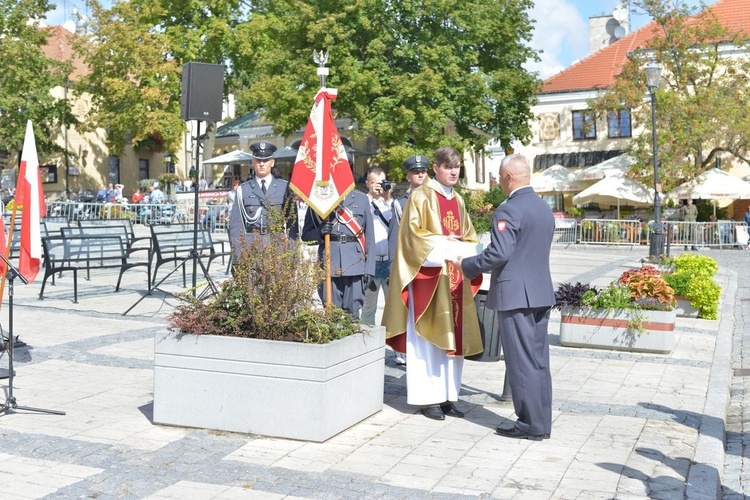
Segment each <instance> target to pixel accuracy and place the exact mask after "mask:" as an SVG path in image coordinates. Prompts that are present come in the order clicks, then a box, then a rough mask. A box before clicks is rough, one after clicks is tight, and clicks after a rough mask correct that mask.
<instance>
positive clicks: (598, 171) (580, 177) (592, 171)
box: [576, 154, 635, 181]
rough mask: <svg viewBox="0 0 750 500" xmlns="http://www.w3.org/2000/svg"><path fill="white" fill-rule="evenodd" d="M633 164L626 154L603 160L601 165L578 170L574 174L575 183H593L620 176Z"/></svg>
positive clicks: (633, 161)
mask: <svg viewBox="0 0 750 500" xmlns="http://www.w3.org/2000/svg"><path fill="white" fill-rule="evenodd" d="M633 163H635V160H634V159H633V158H632V157H631V156H629V155H626V154H622V155H620V156H615V157H614V158H610V159H609V160H604V161H603V162H601V163H597V164H596V165H592V166H590V167H586V168H584V169H583V170H579V171H578V173H576V180H577V181H593V180H597V179H604V178H605V177H609V176H611V175H621V174H624V173H626V172H627V171H628V169H629V168H630V165H632V164H633Z"/></svg>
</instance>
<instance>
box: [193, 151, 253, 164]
mask: <svg viewBox="0 0 750 500" xmlns="http://www.w3.org/2000/svg"><path fill="white" fill-rule="evenodd" d="M252 159H253V155H251V154H250V153H246V152H244V151H240V150H235V151H230V152H229V153H225V154H223V155H219V156H215V157H213V158H210V159H208V160H204V161H203V164H204V165H221V164H223V163H250V162H251V161H252Z"/></svg>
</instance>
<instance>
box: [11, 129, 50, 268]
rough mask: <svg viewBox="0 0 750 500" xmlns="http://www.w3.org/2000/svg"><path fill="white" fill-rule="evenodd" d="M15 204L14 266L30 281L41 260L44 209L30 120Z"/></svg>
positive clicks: (24, 142)
mask: <svg viewBox="0 0 750 500" xmlns="http://www.w3.org/2000/svg"><path fill="white" fill-rule="evenodd" d="M16 204H17V205H21V207H22V209H21V251H20V254H19V256H18V270H19V271H20V272H21V274H22V275H23V276H24V277H25V278H26V279H27V280H29V283H31V282H32V281H34V278H36V275H37V273H38V272H39V264H40V263H41V260H42V234H41V229H40V221H41V216H42V214H44V213H46V212H47V206H46V205H45V203H44V193H43V191H42V174H41V172H39V157H38V156H37V153H36V141H35V140H34V127H32V125H31V120H29V121H27V122H26V136H25V137H24V139H23V151H22V152H21V167H20V168H19V170H18V182H17V183H16Z"/></svg>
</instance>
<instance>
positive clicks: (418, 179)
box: [388, 155, 430, 262]
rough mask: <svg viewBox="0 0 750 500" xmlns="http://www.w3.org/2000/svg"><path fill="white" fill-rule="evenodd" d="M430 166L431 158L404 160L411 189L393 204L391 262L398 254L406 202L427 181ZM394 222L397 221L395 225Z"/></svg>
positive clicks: (390, 239)
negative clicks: (397, 247)
mask: <svg viewBox="0 0 750 500" xmlns="http://www.w3.org/2000/svg"><path fill="white" fill-rule="evenodd" d="M429 166H430V160H429V158H427V157H426V156H422V155H416V156H410V157H409V158H407V159H406V160H404V163H403V167H404V169H405V170H406V180H407V181H408V182H409V189H407V190H406V191H405V192H404V194H402V195H401V196H399V197H398V198H396V202H397V203H394V204H393V215H394V219H392V221H391V225H390V226H388V255H389V256H390V260H391V262H393V257H394V255H395V254H396V242H397V241H398V228H399V226H400V225H401V214H402V213H403V211H404V207H405V206H406V200H407V198H409V195H410V194H411V192H412V191H414V190H415V189H417V188H418V187H419V186H421V185H422V183H423V182H424V181H425V179H427V169H428V168H429ZM393 220H395V224H394V223H393Z"/></svg>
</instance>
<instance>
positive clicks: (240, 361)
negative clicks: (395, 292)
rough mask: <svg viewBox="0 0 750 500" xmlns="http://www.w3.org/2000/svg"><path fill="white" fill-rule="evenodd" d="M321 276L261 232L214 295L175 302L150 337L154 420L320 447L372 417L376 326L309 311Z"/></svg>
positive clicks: (379, 360) (379, 373)
mask: <svg viewBox="0 0 750 500" xmlns="http://www.w3.org/2000/svg"><path fill="white" fill-rule="evenodd" d="M269 215H270V214H269ZM321 273H322V271H321V269H320V267H319V266H318V263H317V262H316V259H315V258H314V257H311V256H310V255H309V254H308V253H307V252H306V251H305V248H304V247H303V246H302V245H300V244H299V243H298V242H297V241H291V240H289V239H288V238H287V237H286V236H285V235H283V233H280V232H278V233H275V232H270V233H269V234H268V235H266V236H265V237H264V238H263V240H261V239H257V240H256V241H249V242H248V244H247V246H246V247H245V248H243V249H242V252H241V256H240V257H239V259H238V260H237V262H236V264H235V266H234V275H233V276H232V277H231V278H229V279H227V280H226V281H224V282H223V283H222V284H221V286H220V288H219V289H218V293H217V294H215V295H212V296H209V297H204V298H201V297H200V296H199V297H197V298H196V297H194V296H193V295H192V293H186V294H183V295H181V298H182V303H181V304H180V305H179V306H178V307H177V308H176V309H175V311H174V312H173V313H172V314H171V315H170V316H169V317H168V319H167V321H168V323H169V327H170V329H169V331H167V332H164V331H162V332H158V333H157V334H156V337H155V362H154V365H155V368H154V422H155V423H163V424H169V425H180V426H187V427H202V428H210V429H218V430H226V431H235V432H247V433H253V434H262V435H268V436H277V437H285V438H291V439H302V440H309V441H318V442H320V441H325V440H326V439H328V438H329V437H331V436H333V435H335V434H337V433H338V432H341V431H342V430H344V429H346V428H348V427H350V426H351V425H354V424H355V423H357V422H359V421H361V420H363V419H364V418H367V417H368V416H370V415H372V414H373V413H376V412H377V411H380V409H382V405H383V384H384V363H383V357H384V353H385V329H384V327H370V326H365V325H360V324H359V322H358V321H354V320H353V319H352V318H351V317H350V316H349V315H348V314H347V313H345V312H344V311H342V310H340V309H337V308H335V307H330V308H324V307H322V306H321V305H320V304H316V303H315V300H314V297H315V295H316V289H317V287H318V285H319V283H320V282H321V278H322V276H321Z"/></svg>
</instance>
